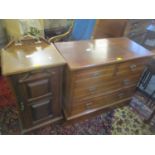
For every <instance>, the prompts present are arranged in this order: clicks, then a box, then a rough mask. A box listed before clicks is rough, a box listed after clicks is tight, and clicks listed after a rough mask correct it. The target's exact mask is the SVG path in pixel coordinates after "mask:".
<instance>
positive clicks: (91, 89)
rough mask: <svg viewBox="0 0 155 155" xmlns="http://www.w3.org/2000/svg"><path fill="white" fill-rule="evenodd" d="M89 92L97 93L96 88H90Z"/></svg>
mask: <svg viewBox="0 0 155 155" xmlns="http://www.w3.org/2000/svg"><path fill="white" fill-rule="evenodd" d="M88 90H89V92H90V93H94V92H95V91H96V87H90V88H88Z"/></svg>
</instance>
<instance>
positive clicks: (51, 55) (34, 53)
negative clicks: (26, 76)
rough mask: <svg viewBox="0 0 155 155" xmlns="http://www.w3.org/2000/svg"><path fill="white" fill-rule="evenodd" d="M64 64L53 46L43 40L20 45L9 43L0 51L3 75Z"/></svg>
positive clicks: (24, 42)
mask: <svg viewBox="0 0 155 155" xmlns="http://www.w3.org/2000/svg"><path fill="white" fill-rule="evenodd" d="M63 64H65V60H64V58H63V57H62V56H61V55H60V54H59V52H58V51H57V49H56V48H55V47H54V45H53V44H51V45H49V44H48V43H47V42H46V41H45V40H43V39H42V40H41V42H40V43H35V42H34V40H25V41H22V44H21V45H15V43H14V42H12V43H10V45H8V46H7V47H6V48H5V49H3V50H2V51H1V67H2V74H3V75H12V74H18V73H23V72H27V71H31V70H35V69H40V68H46V67H54V66H58V65H63Z"/></svg>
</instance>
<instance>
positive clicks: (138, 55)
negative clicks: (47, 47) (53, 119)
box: [55, 38, 153, 120]
mask: <svg viewBox="0 0 155 155" xmlns="http://www.w3.org/2000/svg"><path fill="white" fill-rule="evenodd" d="M55 45H56V47H57V49H58V50H59V52H60V53H61V54H62V55H63V56H64V58H65V59H66V61H67V63H68V66H67V67H66V70H65V82H64V83H65V90H64V99H63V100H64V104H63V105H64V112H65V115H66V118H67V119H68V120H70V119H74V118H78V117H80V116H83V115H86V114H88V113H92V112H95V111H98V110H101V109H105V108H107V107H112V106H114V105H119V104H125V103H127V102H128V103H129V101H130V99H131V97H132V95H133V94H134V91H135V88H136V84H137V82H138V80H139V78H140V75H141V73H142V71H143V68H144V65H145V63H146V62H147V61H148V60H149V59H150V57H151V56H152V55H153V54H152V53H150V52H149V51H148V50H147V49H145V48H143V47H142V46H140V45H138V44H136V43H135V42H133V41H131V40H129V39H127V38H111V39H98V40H91V41H78V42H64V43H56V44H55Z"/></svg>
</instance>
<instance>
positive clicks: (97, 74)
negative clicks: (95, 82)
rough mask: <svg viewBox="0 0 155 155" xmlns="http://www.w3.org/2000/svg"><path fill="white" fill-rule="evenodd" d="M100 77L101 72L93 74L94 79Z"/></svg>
mask: <svg viewBox="0 0 155 155" xmlns="http://www.w3.org/2000/svg"><path fill="white" fill-rule="evenodd" d="M99 75H100V72H95V73H92V77H96V76H99Z"/></svg>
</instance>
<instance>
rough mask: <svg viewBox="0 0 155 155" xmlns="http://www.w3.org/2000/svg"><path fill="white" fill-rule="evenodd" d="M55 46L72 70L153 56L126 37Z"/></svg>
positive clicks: (57, 44)
mask: <svg viewBox="0 0 155 155" xmlns="http://www.w3.org/2000/svg"><path fill="white" fill-rule="evenodd" d="M55 45H56V47H57V49H58V50H59V52H60V53H61V54H62V55H63V57H64V58H65V59H66V61H67V63H68V65H69V67H70V69H72V70H76V69H82V68H87V67H90V66H97V65H102V64H109V63H115V62H118V61H126V60H130V59H136V58H141V57H148V56H152V55H153V54H152V53H151V52H150V51H148V50H147V49H145V48H144V47H142V46H141V45H139V44H137V43H135V42H133V41H131V40H129V39H128V38H124V37H122V38H109V39H97V40H89V41H72V42H61V43H55Z"/></svg>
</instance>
